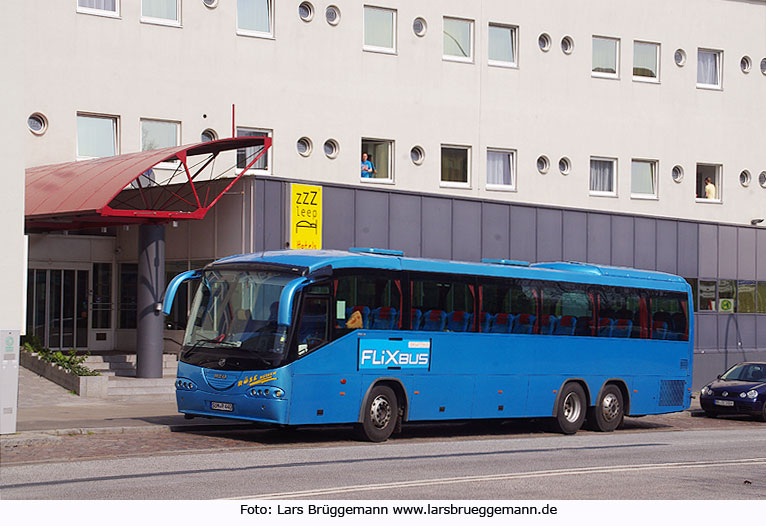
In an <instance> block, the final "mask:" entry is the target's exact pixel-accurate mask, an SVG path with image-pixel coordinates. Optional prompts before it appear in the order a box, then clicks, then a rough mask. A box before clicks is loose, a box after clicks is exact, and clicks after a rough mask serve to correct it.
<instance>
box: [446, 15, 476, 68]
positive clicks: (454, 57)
mask: <svg viewBox="0 0 766 526" xmlns="http://www.w3.org/2000/svg"><path fill="white" fill-rule="evenodd" d="M446 20H455V21H458V22H466V23H468V29H469V32H468V44H469V47H470V53H469V54H468V56H467V57H460V56H457V55H447V54H445V52H444V51H445V50H444V34H445V33H444V25H445V24H444V22H445V21H446ZM475 23H476V21H475V20H473V19H471V18H461V17H458V16H442V60H445V61H447V62H461V63H463V64H473V61H474V54H475V49H474V48H475V47H476V46H475V45H474V39H475V38H476V30H475V29H474V25H475Z"/></svg>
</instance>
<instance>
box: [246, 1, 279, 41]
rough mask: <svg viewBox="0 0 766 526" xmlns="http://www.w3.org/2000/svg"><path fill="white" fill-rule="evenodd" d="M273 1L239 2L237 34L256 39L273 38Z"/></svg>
mask: <svg viewBox="0 0 766 526" xmlns="http://www.w3.org/2000/svg"><path fill="white" fill-rule="evenodd" d="M272 1H273V0H237V33H238V34H240V35H248V36H254V37H271V36H273V29H272V28H273V22H274V18H273V17H274V9H273V7H274V6H273V4H272Z"/></svg>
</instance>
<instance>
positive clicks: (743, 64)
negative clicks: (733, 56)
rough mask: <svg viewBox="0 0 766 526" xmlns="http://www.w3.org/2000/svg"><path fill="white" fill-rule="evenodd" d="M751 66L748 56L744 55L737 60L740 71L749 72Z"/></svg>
mask: <svg viewBox="0 0 766 526" xmlns="http://www.w3.org/2000/svg"><path fill="white" fill-rule="evenodd" d="M752 67H753V62H752V61H751V60H750V57H748V56H747V55H745V56H744V57H742V58H741V59H740V60H739V69H741V70H742V73H750V69H751V68H752Z"/></svg>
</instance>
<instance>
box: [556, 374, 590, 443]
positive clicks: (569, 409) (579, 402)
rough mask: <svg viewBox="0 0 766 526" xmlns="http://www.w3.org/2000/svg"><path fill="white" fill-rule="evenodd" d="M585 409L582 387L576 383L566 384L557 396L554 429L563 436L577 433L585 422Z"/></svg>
mask: <svg viewBox="0 0 766 526" xmlns="http://www.w3.org/2000/svg"><path fill="white" fill-rule="evenodd" d="M586 407H587V405H586V403H585V391H583V388H582V386H581V385H580V384H577V383H569V384H566V385H565V386H564V388H563V389H562V390H561V393H560V395H559V402H558V407H557V408H556V417H555V418H554V420H553V424H554V429H555V430H556V431H558V432H559V433H564V434H565V435H573V434H575V433H577V430H578V429H580V427H582V423H583V421H585V408H586Z"/></svg>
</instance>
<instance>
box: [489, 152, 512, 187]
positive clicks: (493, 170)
mask: <svg viewBox="0 0 766 526" xmlns="http://www.w3.org/2000/svg"><path fill="white" fill-rule="evenodd" d="M487 184H496V185H506V186H510V185H512V184H513V178H512V176H511V155H510V154H509V153H505V152H487Z"/></svg>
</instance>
